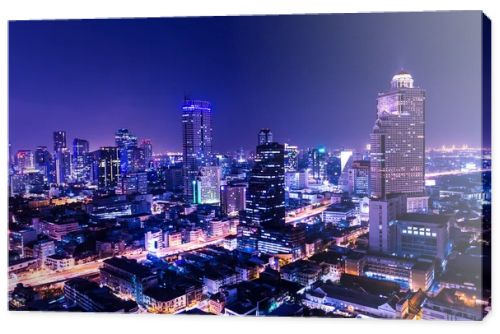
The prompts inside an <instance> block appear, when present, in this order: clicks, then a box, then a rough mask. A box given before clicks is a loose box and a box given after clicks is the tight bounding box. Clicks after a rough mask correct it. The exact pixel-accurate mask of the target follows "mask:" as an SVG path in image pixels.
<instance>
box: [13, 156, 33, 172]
mask: <svg viewBox="0 0 500 334" xmlns="http://www.w3.org/2000/svg"><path fill="white" fill-rule="evenodd" d="M34 166H35V164H34V157H33V151H31V150H19V151H17V152H16V167H17V171H18V172H19V173H20V174H24V173H26V172H27V171H29V170H32V169H33V168H34Z"/></svg>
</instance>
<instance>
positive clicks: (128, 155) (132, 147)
mask: <svg viewBox="0 0 500 334" xmlns="http://www.w3.org/2000/svg"><path fill="white" fill-rule="evenodd" d="M115 143H116V147H118V155H119V157H120V173H121V174H126V173H129V172H135V171H136V170H135V169H134V163H135V162H134V161H135V160H134V159H135V158H136V157H137V155H138V153H137V152H136V149H139V148H138V147H137V136H135V135H134V134H132V133H131V132H130V131H129V130H128V129H118V130H117V131H116V133H115Z"/></svg>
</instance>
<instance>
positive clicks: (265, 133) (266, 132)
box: [258, 129, 274, 145]
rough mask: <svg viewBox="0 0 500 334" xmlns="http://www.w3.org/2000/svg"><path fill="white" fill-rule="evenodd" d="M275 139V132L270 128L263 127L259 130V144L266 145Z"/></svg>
mask: <svg viewBox="0 0 500 334" xmlns="http://www.w3.org/2000/svg"><path fill="white" fill-rule="evenodd" d="M273 141H274V140H273V133H272V132H271V130H270V129H261V130H260V131H259V137H258V144H259V145H264V144H268V143H272V142H273Z"/></svg>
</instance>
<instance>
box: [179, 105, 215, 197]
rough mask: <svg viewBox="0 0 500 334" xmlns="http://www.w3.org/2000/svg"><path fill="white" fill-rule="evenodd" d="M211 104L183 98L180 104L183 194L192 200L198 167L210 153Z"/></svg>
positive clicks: (205, 161)
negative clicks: (181, 104)
mask: <svg viewBox="0 0 500 334" xmlns="http://www.w3.org/2000/svg"><path fill="white" fill-rule="evenodd" d="M211 118H212V106H211V104H210V102H208V101H199V100H185V101H184V104H183V106H182V157H183V167H184V170H183V177H184V196H185V198H186V199H187V200H188V201H191V202H192V201H193V200H194V197H193V189H194V188H193V185H194V184H195V183H196V178H197V177H198V172H199V170H198V169H199V167H200V166H204V165H207V163H208V160H209V159H210V156H211V154H212V120H211Z"/></svg>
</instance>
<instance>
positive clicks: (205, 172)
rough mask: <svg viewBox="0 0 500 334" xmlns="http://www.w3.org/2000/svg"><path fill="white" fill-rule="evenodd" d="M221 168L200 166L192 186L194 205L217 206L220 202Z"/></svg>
mask: <svg viewBox="0 0 500 334" xmlns="http://www.w3.org/2000/svg"><path fill="white" fill-rule="evenodd" d="M220 180H221V168H220V167H219V166H202V167H200V168H199V172H198V177H197V178H196V181H195V183H194V185H193V187H194V189H193V197H194V198H195V203H196V204H218V203H219V202H220V190H219V189H220Z"/></svg>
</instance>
